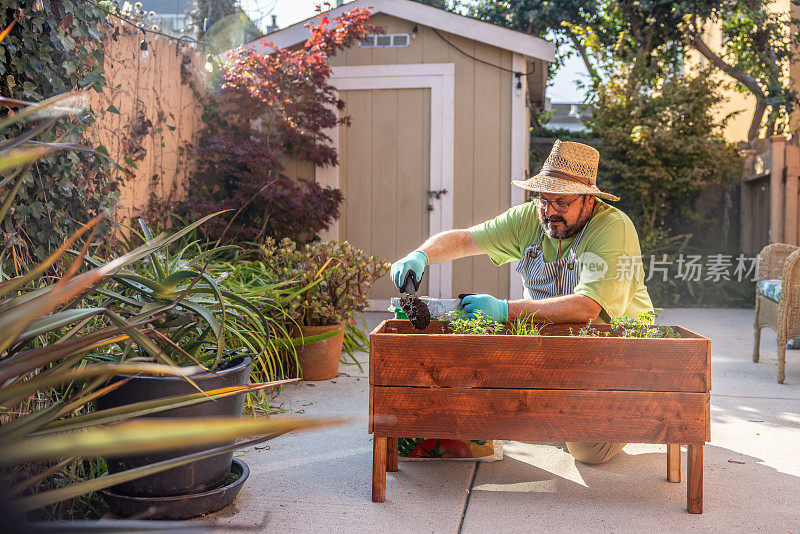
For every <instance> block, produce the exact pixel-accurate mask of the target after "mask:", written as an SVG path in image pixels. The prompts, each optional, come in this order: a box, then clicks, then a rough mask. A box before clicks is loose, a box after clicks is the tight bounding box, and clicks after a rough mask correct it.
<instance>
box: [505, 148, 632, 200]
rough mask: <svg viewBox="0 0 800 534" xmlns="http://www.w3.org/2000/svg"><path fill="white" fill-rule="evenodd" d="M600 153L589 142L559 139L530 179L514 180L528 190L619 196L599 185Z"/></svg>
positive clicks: (603, 196) (602, 196)
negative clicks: (540, 168)
mask: <svg viewBox="0 0 800 534" xmlns="http://www.w3.org/2000/svg"><path fill="white" fill-rule="evenodd" d="M599 161H600V153H599V152H598V151H597V150H595V149H594V148H592V147H590V146H589V145H584V144H583V143H574V142H572V141H561V140H560V139H558V140H556V142H555V144H554V145H553V150H551V151H550V155H549V156H547V160H546V161H545V162H544V165H542V170H541V171H539V174H537V175H536V176H534V177H533V178H528V179H527V180H512V182H511V183H513V184H514V185H516V186H517V187H521V188H522V189H527V190H528V191H535V192H537V193H553V194H559V193H562V194H567V195H574V194H579V195H595V196H598V197H600V198H604V199H606V200H619V197H617V196H614V195H612V194H611V193H604V192H602V191H600V190H599V189H598V188H597V164H598V162H599Z"/></svg>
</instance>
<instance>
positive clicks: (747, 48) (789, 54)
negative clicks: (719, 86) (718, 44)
mask: <svg viewBox="0 0 800 534" xmlns="http://www.w3.org/2000/svg"><path fill="white" fill-rule="evenodd" d="M769 4H770V2H766V1H761V0H759V1H749V2H733V3H732V5H731V6H726V7H728V10H726V11H723V12H721V13H720V15H719V19H718V20H719V21H720V23H721V31H722V42H723V43H724V49H723V50H722V55H723V56H724V58H725V59H726V61H728V63H730V64H731V66H732V67H733V68H734V69H736V70H738V71H740V72H742V73H746V74H747V75H748V76H750V77H751V78H753V80H755V81H756V82H757V83H758V85H759V87H760V88H761V90H762V92H763V98H761V99H760V100H761V101H762V102H763V104H764V105H765V106H768V107H769V114H768V116H767V120H766V132H765V136H766V137H769V136H771V135H773V134H775V133H779V132H785V131H788V127H789V116H790V115H791V113H792V111H793V110H794V109H795V108H796V107H797V105H798V103H800V100H798V93H797V91H796V90H795V89H794V88H793V84H792V80H791V78H790V77H788V76H786V75H785V74H786V73H787V72H788V71H789V68H790V66H791V65H792V64H793V62H794V61H795V60H796V59H797V53H796V49H797V44H798V41H797V37H794V36H791V35H790V32H791V31H793V30H790V27H791V26H792V24H796V23H797V22H798V21H797V20H796V19H794V18H793V17H792V16H791V14H790V13H789V12H775V11H774V10H773V9H772V7H771V6H770V5H769ZM787 79H788V80H787ZM736 88H737V90H738V91H739V92H742V93H752V90H751V89H750V88H748V87H746V86H745V85H743V84H742V83H741V82H740V81H737V82H736ZM759 119H760V117H759Z"/></svg>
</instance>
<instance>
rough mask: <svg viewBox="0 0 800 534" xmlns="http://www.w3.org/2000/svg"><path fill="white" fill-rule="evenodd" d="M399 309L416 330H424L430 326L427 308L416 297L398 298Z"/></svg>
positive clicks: (429, 315) (429, 313)
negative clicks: (401, 309)
mask: <svg viewBox="0 0 800 534" xmlns="http://www.w3.org/2000/svg"><path fill="white" fill-rule="evenodd" d="M400 307H401V308H403V312H405V314H406V317H408V320H409V321H411V324H412V325H414V328H416V329H417V330H425V329H426V328H427V327H428V325H429V324H431V312H430V310H428V306H426V305H425V303H424V302H422V301H421V300H420V299H418V298H417V297H415V296H413V295H403V296H402V297H400Z"/></svg>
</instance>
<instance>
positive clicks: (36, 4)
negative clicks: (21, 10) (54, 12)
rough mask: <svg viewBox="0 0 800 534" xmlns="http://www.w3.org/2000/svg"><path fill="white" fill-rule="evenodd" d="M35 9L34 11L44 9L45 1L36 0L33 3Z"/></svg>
mask: <svg viewBox="0 0 800 534" xmlns="http://www.w3.org/2000/svg"><path fill="white" fill-rule="evenodd" d="M33 10H34V11H44V1H43V0H36V1H35V2H34V3H33Z"/></svg>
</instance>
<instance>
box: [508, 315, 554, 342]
mask: <svg viewBox="0 0 800 534" xmlns="http://www.w3.org/2000/svg"><path fill="white" fill-rule="evenodd" d="M537 313H538V312H534V313H532V314H531V315H524V316H522V317H518V318H517V319H516V320H515V321H512V322H510V323H509V324H508V325H509V328H508V335H510V336H540V335H542V329H543V328H544V327H545V326H547V325H548V324H551V323H537V322H536V321H535V318H536V314H537Z"/></svg>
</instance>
